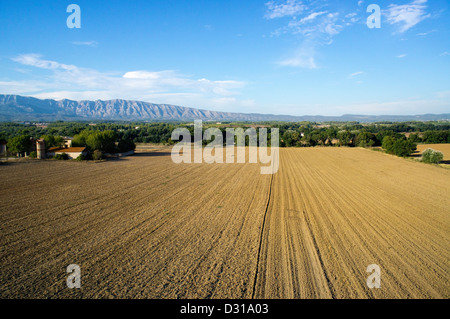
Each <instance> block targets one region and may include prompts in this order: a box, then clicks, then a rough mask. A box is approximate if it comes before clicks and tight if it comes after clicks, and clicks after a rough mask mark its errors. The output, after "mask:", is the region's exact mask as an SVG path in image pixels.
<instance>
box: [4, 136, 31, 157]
mask: <svg viewBox="0 0 450 319" xmlns="http://www.w3.org/2000/svg"><path fill="white" fill-rule="evenodd" d="M30 147H31V139H30V136H28V135H20V136H16V137H13V138H11V139H9V140H8V149H9V151H11V152H12V153H16V154H21V155H22V154H23V153H25V152H28V150H29V149H30Z"/></svg>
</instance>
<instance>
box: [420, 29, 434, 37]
mask: <svg viewBox="0 0 450 319" xmlns="http://www.w3.org/2000/svg"><path fill="white" fill-rule="evenodd" d="M434 32H437V30H431V31H428V32H420V33H417V35H418V36H420V37H425V36H427V35H429V34H430V33H434Z"/></svg>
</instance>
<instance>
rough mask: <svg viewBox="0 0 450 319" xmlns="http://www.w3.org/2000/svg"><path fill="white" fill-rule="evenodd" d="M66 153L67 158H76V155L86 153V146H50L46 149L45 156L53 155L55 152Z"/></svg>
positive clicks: (84, 154)
mask: <svg viewBox="0 0 450 319" xmlns="http://www.w3.org/2000/svg"><path fill="white" fill-rule="evenodd" d="M63 153H66V154H67V156H69V159H76V158H77V157H78V156H80V155H83V156H86V155H87V149H86V147H50V148H49V149H48V151H47V153H46V154H47V157H54V156H55V155H56V154H63Z"/></svg>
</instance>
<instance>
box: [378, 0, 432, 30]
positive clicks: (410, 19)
mask: <svg viewBox="0 0 450 319" xmlns="http://www.w3.org/2000/svg"><path fill="white" fill-rule="evenodd" d="M426 3H427V0H414V1H413V2H411V3H409V4H404V5H396V4H391V5H389V6H388V9H387V10H386V12H385V14H386V17H387V21H388V22H389V23H390V24H399V25H400V28H399V31H398V32H400V33H403V32H405V31H407V30H409V29H411V28H412V27H414V26H415V25H417V24H418V23H420V22H421V21H423V20H425V19H427V18H429V17H431V15H430V14H427V12H426V9H427V6H426Z"/></svg>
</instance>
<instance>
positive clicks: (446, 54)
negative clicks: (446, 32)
mask: <svg viewBox="0 0 450 319" xmlns="http://www.w3.org/2000/svg"><path fill="white" fill-rule="evenodd" d="M449 55H450V53H448V52H447V51H445V52H442V53H441V54H439V56H449Z"/></svg>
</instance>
